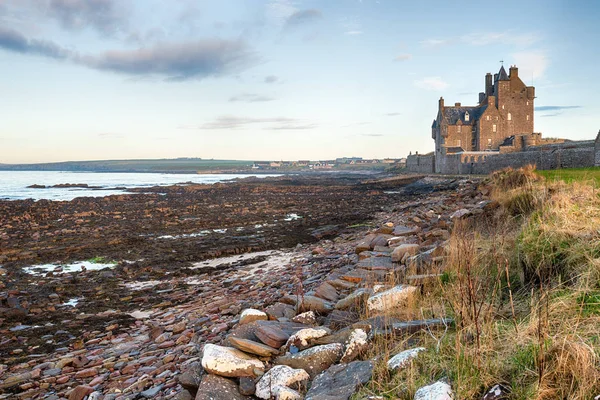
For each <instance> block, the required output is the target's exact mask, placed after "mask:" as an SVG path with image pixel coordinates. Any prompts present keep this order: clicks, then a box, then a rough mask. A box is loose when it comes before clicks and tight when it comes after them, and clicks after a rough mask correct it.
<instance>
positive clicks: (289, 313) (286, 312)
mask: <svg viewBox="0 0 600 400" xmlns="http://www.w3.org/2000/svg"><path fill="white" fill-rule="evenodd" d="M293 304H294V305H295V304H296V302H295V301H294V302H293ZM265 312H266V313H267V314H268V315H269V316H271V317H273V319H277V318H290V319H291V318H294V316H295V315H296V308H295V307H294V306H293V305H290V304H284V303H275V304H272V305H270V306H269V307H267V308H266V309H265Z"/></svg>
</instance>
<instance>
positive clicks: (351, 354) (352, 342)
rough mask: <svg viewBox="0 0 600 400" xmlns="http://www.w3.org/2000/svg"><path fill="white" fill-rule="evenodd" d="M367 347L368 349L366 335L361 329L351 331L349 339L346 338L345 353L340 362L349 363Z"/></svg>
mask: <svg viewBox="0 0 600 400" xmlns="http://www.w3.org/2000/svg"><path fill="white" fill-rule="evenodd" d="M367 347H369V340H368V337H367V333H366V332H365V331H364V330H362V329H355V330H353V331H352V333H351V334H350V337H348V342H347V345H346V351H345V352H344V355H343V356H342V358H341V359H340V362H343V363H349V362H350V361H354V359H355V358H356V357H358V356H359V355H360V353H362V352H363V351H365V350H366V349H367Z"/></svg>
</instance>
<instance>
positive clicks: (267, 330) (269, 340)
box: [255, 326, 290, 349]
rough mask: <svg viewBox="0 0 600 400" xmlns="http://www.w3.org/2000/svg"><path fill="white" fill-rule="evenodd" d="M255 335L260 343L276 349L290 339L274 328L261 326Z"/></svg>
mask: <svg viewBox="0 0 600 400" xmlns="http://www.w3.org/2000/svg"><path fill="white" fill-rule="evenodd" d="M255 334H256V336H257V337H258V339H260V341H261V342H263V343H264V344H266V345H267V346H271V347H273V348H276V349H278V348H280V347H281V346H283V345H284V344H285V342H287V340H288V339H289V338H290V335H288V334H287V333H285V332H284V331H283V330H281V329H279V328H278V327H276V326H261V327H259V328H258V329H257V330H256V332H255Z"/></svg>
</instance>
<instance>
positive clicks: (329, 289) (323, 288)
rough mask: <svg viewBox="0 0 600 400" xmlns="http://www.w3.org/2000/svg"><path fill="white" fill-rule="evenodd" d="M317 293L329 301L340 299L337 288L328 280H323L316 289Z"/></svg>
mask: <svg viewBox="0 0 600 400" xmlns="http://www.w3.org/2000/svg"><path fill="white" fill-rule="evenodd" d="M315 295H316V296H317V297H320V298H322V299H325V300H328V301H337V299H338V292H337V290H335V288H334V287H333V286H331V285H330V284H329V283H327V282H323V283H321V284H320V285H319V287H318V288H317V290H315Z"/></svg>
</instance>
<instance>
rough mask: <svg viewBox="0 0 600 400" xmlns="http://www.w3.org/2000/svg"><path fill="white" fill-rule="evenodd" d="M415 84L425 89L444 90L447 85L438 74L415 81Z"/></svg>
mask: <svg viewBox="0 0 600 400" xmlns="http://www.w3.org/2000/svg"><path fill="white" fill-rule="evenodd" d="M415 86H417V87H419V88H421V89H425V90H444V89H446V88H447V87H448V86H449V85H448V83H446V82H444V81H443V80H442V78H440V77H439V76H432V77H428V78H423V79H421V80H418V81H415Z"/></svg>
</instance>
